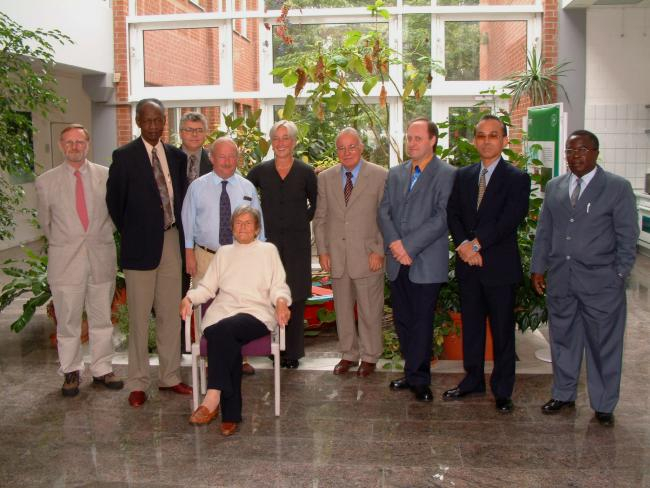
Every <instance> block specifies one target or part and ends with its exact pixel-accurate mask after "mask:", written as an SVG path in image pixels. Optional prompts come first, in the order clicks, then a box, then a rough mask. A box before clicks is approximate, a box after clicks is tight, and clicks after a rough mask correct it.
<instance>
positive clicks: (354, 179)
mask: <svg viewBox="0 0 650 488" xmlns="http://www.w3.org/2000/svg"><path fill="white" fill-rule="evenodd" d="M362 164H363V159H360V160H359V162H358V163H357V165H356V166H355V167H354V169H353V170H352V188H354V187H355V186H357V178H358V176H359V171H360V170H361V165H362ZM348 171H350V170H349V169H346V168H345V166H343V165H341V181H342V183H341V184H342V186H341V188H343V189H344V190H345V182H346V181H347V180H348V177H347V176H345V173H347V172H348Z"/></svg>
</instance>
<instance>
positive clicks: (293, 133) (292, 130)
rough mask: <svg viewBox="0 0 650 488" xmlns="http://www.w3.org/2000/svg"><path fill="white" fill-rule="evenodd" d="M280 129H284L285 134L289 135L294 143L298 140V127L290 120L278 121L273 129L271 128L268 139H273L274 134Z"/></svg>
mask: <svg viewBox="0 0 650 488" xmlns="http://www.w3.org/2000/svg"><path fill="white" fill-rule="evenodd" d="M280 127H284V128H285V129H287V132H288V134H289V137H291V139H293V140H294V141H295V140H297V139H298V127H297V126H296V124H294V123H293V122H291V121H290V120H278V121H277V122H276V123H275V124H273V127H271V130H270V131H269V139H273V136H274V135H275V132H276V131H277V130H278V129H279V128H280Z"/></svg>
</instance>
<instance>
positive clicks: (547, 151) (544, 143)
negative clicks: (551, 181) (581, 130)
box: [528, 103, 562, 178]
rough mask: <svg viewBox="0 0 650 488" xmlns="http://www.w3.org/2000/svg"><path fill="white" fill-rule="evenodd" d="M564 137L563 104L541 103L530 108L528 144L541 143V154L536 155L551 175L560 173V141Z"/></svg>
mask: <svg viewBox="0 0 650 488" xmlns="http://www.w3.org/2000/svg"><path fill="white" fill-rule="evenodd" d="M561 137H562V104H560V103H555V104H552V105H541V106H539V107H530V108H529V109H528V144H529V147H530V146H533V145H539V146H541V148H542V151H541V154H540V153H539V152H537V153H536V154H535V155H534V156H535V157H537V159H540V160H541V161H542V162H543V163H544V166H545V168H547V172H548V173H549V175H548V176H549V177H551V178H552V177H554V176H558V175H559V174H560V147H561V146H560V143H561Z"/></svg>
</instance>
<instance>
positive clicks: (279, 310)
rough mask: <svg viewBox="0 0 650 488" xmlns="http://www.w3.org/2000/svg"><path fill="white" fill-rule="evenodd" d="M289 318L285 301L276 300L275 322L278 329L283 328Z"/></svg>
mask: <svg viewBox="0 0 650 488" xmlns="http://www.w3.org/2000/svg"><path fill="white" fill-rule="evenodd" d="M289 318H291V310H289V307H288V306H287V301H286V300H285V299H284V298H278V301H277V302H276V303H275V320H276V321H277V323H278V325H279V326H280V327H285V326H286V325H287V324H288V323H289Z"/></svg>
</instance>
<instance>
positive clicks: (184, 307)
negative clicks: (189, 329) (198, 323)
mask: <svg viewBox="0 0 650 488" xmlns="http://www.w3.org/2000/svg"><path fill="white" fill-rule="evenodd" d="M179 313H180V314H181V318H182V319H183V320H185V318H186V317H187V316H188V315H190V314H191V313H192V302H191V301H190V299H189V298H187V297H184V298H183V299H182V300H181V305H180V307H179Z"/></svg>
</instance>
